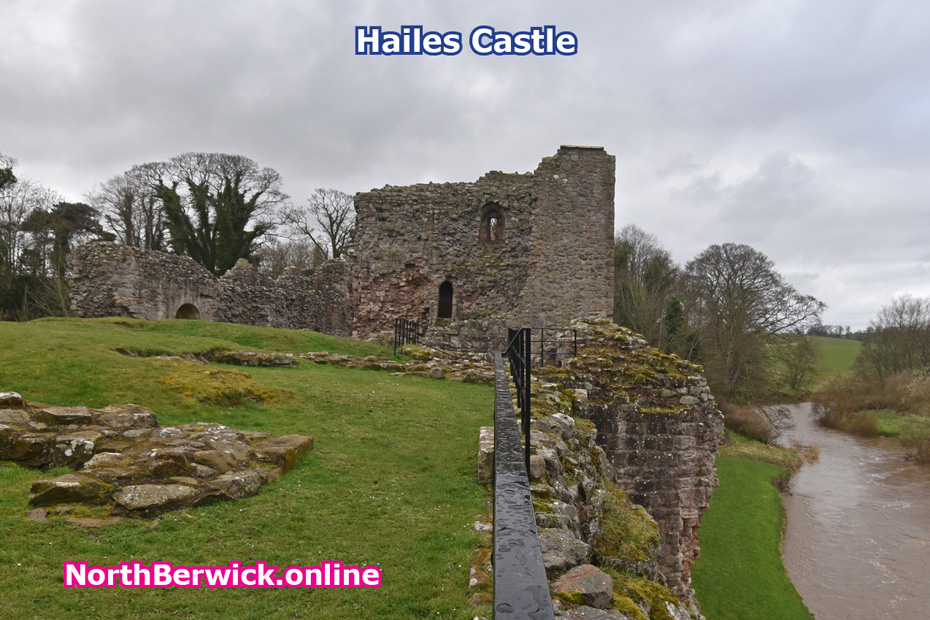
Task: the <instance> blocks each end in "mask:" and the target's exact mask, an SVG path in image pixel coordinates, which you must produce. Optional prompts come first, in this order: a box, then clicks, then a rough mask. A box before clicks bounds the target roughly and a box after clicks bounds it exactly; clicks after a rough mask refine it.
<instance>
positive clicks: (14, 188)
mask: <svg viewBox="0 0 930 620" xmlns="http://www.w3.org/2000/svg"><path fill="white" fill-rule="evenodd" d="M60 200H61V197H60V196H59V195H58V193H57V192H55V191H54V190H51V189H49V188H47V187H43V186H42V185H39V184H38V183H35V182H33V181H31V180H29V179H27V178H19V179H17V180H16V181H15V182H14V183H9V184H7V185H5V186H4V187H3V188H2V189H0V283H2V284H3V285H8V284H9V282H10V281H11V279H12V278H13V277H14V276H15V275H16V273H17V271H18V270H19V268H20V266H24V267H26V268H27V270H28V267H29V266H30V264H31V263H33V262H34V261H35V256H33V255H34V254H36V253H40V250H38V249H37V248H36V247H35V246H36V240H35V239H34V238H33V235H31V234H30V233H29V232H28V231H27V230H26V229H25V228H24V225H25V223H26V221H27V219H28V218H29V216H30V214H31V213H33V212H35V211H37V210H50V209H51V208H52V205H54V204H55V203H57V202H59V201H60ZM45 259H46V257H45V256H44V255H42V256H41V262H42V266H43V269H42V270H40V271H41V272H43V273H44V266H45Z"/></svg>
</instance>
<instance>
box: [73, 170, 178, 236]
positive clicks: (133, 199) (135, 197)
mask: <svg viewBox="0 0 930 620" xmlns="http://www.w3.org/2000/svg"><path fill="white" fill-rule="evenodd" d="M156 172H157V171H156V170H155V169H153V164H146V165H143V166H135V167H134V168H132V169H131V170H129V171H128V172H125V173H123V174H118V175H116V176H114V177H112V178H110V179H109V180H107V181H106V182H105V183H101V184H100V185H98V186H97V187H95V188H94V189H93V190H92V191H90V192H89V193H88V194H87V196H86V199H87V202H88V203H89V204H90V205H91V206H92V207H94V208H95V209H97V211H99V212H100V214H101V215H102V216H103V221H104V223H105V225H106V228H107V229H108V230H110V231H112V232H113V233H114V234H115V235H116V238H117V240H118V241H119V242H120V243H122V244H124V245H129V246H133V247H137V248H143V249H146V250H164V249H165V212H164V209H163V208H162V204H161V201H160V200H159V199H158V197H157V196H156V195H155V190H154V187H155V185H156V182H155V180H156V179H157V174H156Z"/></svg>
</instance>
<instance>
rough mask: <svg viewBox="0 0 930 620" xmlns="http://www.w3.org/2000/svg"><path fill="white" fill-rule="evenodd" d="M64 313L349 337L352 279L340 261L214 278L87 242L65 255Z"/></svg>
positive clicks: (164, 258)
mask: <svg viewBox="0 0 930 620" xmlns="http://www.w3.org/2000/svg"><path fill="white" fill-rule="evenodd" d="M71 260H72V276H71V309H72V311H74V314H75V316H78V317H81V318H99V317H106V316H123V317H130V318H136V319H146V320H151V321H155V320H159V319H175V318H177V319H201V320H204V321H221V322H224V323H239V324H243V325H256V326H258V327H279V328H286V329H310V330H313V331H318V332H323V333H327V334H333V335H336V336H349V335H350V334H351V332H352V297H353V294H352V278H351V272H350V270H349V267H348V265H347V264H346V263H345V262H344V261H339V260H334V261H327V262H326V263H323V264H322V265H321V266H320V267H318V268H316V269H306V270H298V269H290V270H288V271H286V272H285V273H284V275H282V276H281V277H280V278H277V279H275V278H271V277H270V276H267V275H265V274H262V273H260V272H259V271H258V270H257V269H256V268H255V267H253V266H251V265H249V264H248V263H246V262H245V261H240V263H239V264H237V265H236V266H235V267H233V268H232V269H230V270H229V271H227V272H226V273H225V274H223V276H222V277H220V278H217V277H216V276H214V275H213V274H211V273H210V272H209V271H207V270H206V269H204V268H203V267H201V266H200V265H199V264H197V263H196V262H195V261H193V260H192V259H190V258H188V257H186V256H176V255H173V254H164V253H162V252H154V251H151V250H142V249H139V248H133V247H129V246H125V245H118V244H115V243H104V242H95V243H88V244H87V245H83V246H81V247H79V248H77V249H75V250H74V254H73V256H72V259H71Z"/></svg>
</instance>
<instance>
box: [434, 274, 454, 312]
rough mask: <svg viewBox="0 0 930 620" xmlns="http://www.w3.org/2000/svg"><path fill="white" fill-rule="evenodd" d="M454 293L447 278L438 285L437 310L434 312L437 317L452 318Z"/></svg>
mask: <svg viewBox="0 0 930 620" xmlns="http://www.w3.org/2000/svg"><path fill="white" fill-rule="evenodd" d="M454 294H455V292H454V290H453V288H452V283H451V282H449V281H448V280H446V281H445V282H443V283H442V284H440V285H439V310H438V312H436V318H437V319H451V318H452V297H453V295H454Z"/></svg>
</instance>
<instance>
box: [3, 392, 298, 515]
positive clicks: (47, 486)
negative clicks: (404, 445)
mask: <svg viewBox="0 0 930 620" xmlns="http://www.w3.org/2000/svg"><path fill="white" fill-rule="evenodd" d="M312 448H313V437H306V436H303V435H285V436H283V437H277V438H274V439H272V438H270V437H269V436H268V433H256V432H250V431H237V430H235V429H232V428H229V427H227V426H223V425H222V424H212V423H194V424H185V425H184V426H180V427H174V426H159V424H158V420H157V419H156V417H155V414H154V413H153V412H152V411H151V410H149V409H146V408H145V407H141V406H139V405H110V406H108V407H104V408H102V409H88V408H86V407H45V406H41V405H35V404H31V403H27V402H24V401H23V399H22V397H21V396H20V395H19V394H16V393H15V392H4V393H0V460H3V461H14V462H17V463H20V464H22V465H25V466H27V467H36V468H39V467H42V468H44V467H48V466H67V467H72V468H74V469H75V470H76V471H75V472H74V473H70V474H64V475H61V476H58V477H57V478H53V479H51V480H38V481H36V482H34V483H33V484H32V488H31V489H30V491H29V503H30V504H31V505H33V506H37V507H49V506H57V505H62V504H90V505H100V506H103V507H106V508H108V510H109V512H110V513H111V514H114V515H125V516H142V517H152V516H155V515H158V514H161V513H163V512H166V511H169V510H177V509H179V508H185V507H188V506H193V505H196V504H199V503H202V502H204V501H208V500H215V499H239V498H242V497H249V496H251V495H255V494H256V493H257V492H258V490H259V488H261V486H262V485H263V484H266V483H270V482H274V481H275V480H277V479H278V478H280V477H281V475H282V474H284V473H287V472H288V471H289V470H290V469H291V468H292V467H294V464H295V463H296V462H297V459H298V458H300V456H301V455H302V454H303V453H304V452H305V451H307V450H309V449H312Z"/></svg>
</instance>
